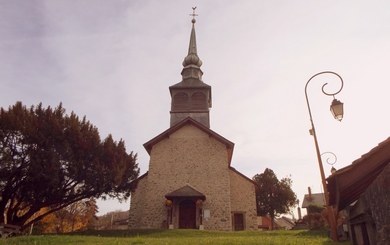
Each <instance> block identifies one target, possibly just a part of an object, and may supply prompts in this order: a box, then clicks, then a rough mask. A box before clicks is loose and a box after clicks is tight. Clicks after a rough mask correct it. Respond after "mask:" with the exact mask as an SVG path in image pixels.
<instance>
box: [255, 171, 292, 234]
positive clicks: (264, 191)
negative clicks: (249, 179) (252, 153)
mask: <svg viewBox="0 0 390 245" xmlns="http://www.w3.org/2000/svg"><path fill="white" fill-rule="evenodd" d="M253 181H254V182H255V183H256V185H255V187H256V207H257V215H259V216H265V215H269V216H270V217H271V221H272V222H271V229H273V222H274V219H275V216H276V215H278V214H283V213H287V212H288V211H289V210H290V208H291V207H294V206H295V205H296V202H297V197H296V195H295V193H294V192H293V191H292V190H291V184H292V180H291V179H290V178H288V177H286V178H282V179H281V180H280V181H279V180H278V178H277V177H276V175H275V173H274V172H273V171H272V170H271V169H268V168H266V169H265V170H264V173H262V174H256V175H255V176H254V177H253Z"/></svg>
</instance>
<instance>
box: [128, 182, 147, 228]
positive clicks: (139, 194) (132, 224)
mask: <svg viewBox="0 0 390 245" xmlns="http://www.w3.org/2000/svg"><path fill="white" fill-rule="evenodd" d="M147 179H148V176H147V175H146V176H144V177H143V178H141V179H139V181H138V183H137V190H136V191H133V192H132V193H131V199H130V211H129V228H130V229H135V228H138V227H139V224H140V223H141V219H142V216H143V211H144V209H143V208H142V203H144V202H145V198H144V197H145V196H144V195H143V193H145V192H146V191H147V190H146V183H147Z"/></svg>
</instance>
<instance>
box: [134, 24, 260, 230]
mask: <svg viewBox="0 0 390 245" xmlns="http://www.w3.org/2000/svg"><path fill="white" fill-rule="evenodd" d="M194 25H195V19H192V30H191V37H190V44H189V49H188V55H187V56H186V57H185V59H184V61H183V70H182V73H181V75H182V81H181V82H179V83H177V84H175V85H172V86H171V87H169V90H170V94H171V98H172V103H171V111H170V115H171V118H170V127H169V128H168V129H167V130H166V131H164V132H162V133H161V134H159V135H158V136H156V137H154V138H153V139H151V140H150V141H148V142H146V143H145V144H144V147H145V149H146V150H147V152H148V153H149V155H150V162H149V170H148V171H147V172H146V173H145V174H143V175H142V176H140V177H139V178H138V179H137V180H136V181H137V188H136V190H135V191H134V192H133V193H132V194H131V202H130V214H129V215H130V217H129V228H130V229H137V228H138V229H139V228H147V229H148V228H150V229H161V228H171V229H182V228H183V229H205V230H224V231H230V230H254V229H257V223H256V222H257V221H256V199H255V186H254V183H253V181H252V180H251V179H249V178H248V177H246V176H244V175H243V174H241V173H240V172H238V171H237V170H236V169H234V168H233V167H231V160H232V154H233V148H234V143H232V142H231V141H229V140H227V139H225V138H224V137H223V136H221V135H219V134H218V133H216V132H214V131H213V130H211V129H210V119H209V110H210V107H211V86H209V85H207V84H206V83H204V82H203V81H202V75H203V72H202V70H201V69H200V67H201V65H202V61H201V60H200V58H199V57H198V54H197V47H196V36H195V27H194Z"/></svg>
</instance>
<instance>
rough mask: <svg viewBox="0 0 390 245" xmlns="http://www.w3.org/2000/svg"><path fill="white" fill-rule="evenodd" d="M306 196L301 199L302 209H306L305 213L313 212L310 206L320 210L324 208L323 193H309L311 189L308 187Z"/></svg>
mask: <svg viewBox="0 0 390 245" xmlns="http://www.w3.org/2000/svg"><path fill="white" fill-rule="evenodd" d="M307 189H308V194H305V196H304V197H303V202H302V208H306V213H307V214H310V213H312V212H313V211H314V212H315V210H313V208H311V207H312V206H314V207H319V208H322V207H324V206H325V196H324V193H311V188H310V187H308V188H307Z"/></svg>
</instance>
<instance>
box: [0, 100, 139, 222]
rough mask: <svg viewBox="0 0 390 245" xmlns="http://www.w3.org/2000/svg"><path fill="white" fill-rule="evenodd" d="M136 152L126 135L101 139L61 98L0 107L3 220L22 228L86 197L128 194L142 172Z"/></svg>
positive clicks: (0, 174)
mask: <svg viewBox="0 0 390 245" xmlns="http://www.w3.org/2000/svg"><path fill="white" fill-rule="evenodd" d="M136 158H137V155H136V154H133V152H131V153H130V154H128V153H127V152H126V149H125V144H124V142H123V140H120V141H119V142H115V141H114V140H113V139H112V136H111V135H109V136H107V137H106V138H105V139H104V140H101V139H100V136H99V132H98V130H97V128H96V127H95V126H93V125H92V124H91V123H90V122H89V121H87V120H86V118H85V117H84V118H83V119H82V120H80V119H79V117H78V116H76V115H75V114H74V113H73V112H72V113H71V114H70V115H66V114H65V109H64V108H63V107H62V105H61V104H60V105H59V106H58V107H56V108H55V109H52V108H51V107H48V108H43V107H42V104H39V105H38V106H36V107H34V106H32V107H31V108H29V109H27V108H26V107H25V106H23V105H22V103H21V102H17V103H16V104H15V105H13V106H10V107H9V109H8V110H5V109H3V108H1V109H0V194H1V198H0V214H4V216H3V215H0V223H3V222H5V223H9V224H14V225H19V226H21V227H22V229H24V228H25V227H27V226H29V225H30V224H32V223H34V222H36V221H38V220H41V219H42V218H43V217H45V216H46V215H48V214H50V213H52V212H55V211H57V210H60V209H62V208H64V207H66V206H68V205H70V204H72V203H74V202H77V201H80V200H83V199H86V198H91V197H95V198H98V197H103V198H105V197H107V196H109V197H116V198H118V199H120V200H123V199H127V198H128V197H129V196H130V193H131V191H132V190H133V189H134V188H135V183H134V181H133V180H135V179H136V178H137V176H138V174H139V169H138V164H137V163H136ZM42 210H46V211H42ZM36 213H39V215H34V214H36Z"/></svg>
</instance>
